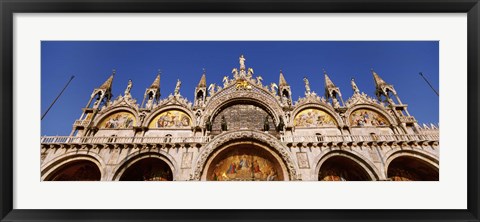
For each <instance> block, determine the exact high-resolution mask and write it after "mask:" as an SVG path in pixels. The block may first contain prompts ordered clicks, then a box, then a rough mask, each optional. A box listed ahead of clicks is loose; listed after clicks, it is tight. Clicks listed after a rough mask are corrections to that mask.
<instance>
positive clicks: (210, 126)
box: [205, 116, 212, 131]
mask: <svg viewBox="0 0 480 222" xmlns="http://www.w3.org/2000/svg"><path fill="white" fill-rule="evenodd" d="M205 128H207V131H212V122H211V121H210V116H209V117H208V118H207V121H205Z"/></svg>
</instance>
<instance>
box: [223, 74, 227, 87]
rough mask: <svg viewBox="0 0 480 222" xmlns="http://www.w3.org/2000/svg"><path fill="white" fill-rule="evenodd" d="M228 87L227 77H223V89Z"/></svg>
mask: <svg viewBox="0 0 480 222" xmlns="http://www.w3.org/2000/svg"><path fill="white" fill-rule="evenodd" d="M227 85H228V76H224V77H223V88H225V87H227Z"/></svg>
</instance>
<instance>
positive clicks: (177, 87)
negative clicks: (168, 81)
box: [174, 79, 182, 95]
mask: <svg viewBox="0 0 480 222" xmlns="http://www.w3.org/2000/svg"><path fill="white" fill-rule="evenodd" d="M181 85H182V81H180V79H177V85H176V86H175V91H174V94H175V95H179V94H180V86H181Z"/></svg>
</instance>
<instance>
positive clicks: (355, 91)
mask: <svg viewBox="0 0 480 222" xmlns="http://www.w3.org/2000/svg"><path fill="white" fill-rule="evenodd" d="M350 83H351V84H352V89H353V92H354V93H355V94H360V90H359V89H358V87H357V84H355V79H354V78H353V77H352V80H351V81H350Z"/></svg>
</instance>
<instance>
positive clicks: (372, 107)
mask: <svg viewBox="0 0 480 222" xmlns="http://www.w3.org/2000/svg"><path fill="white" fill-rule="evenodd" d="M362 108H363V109H370V110H373V111H375V112H378V113H380V114H381V115H382V116H384V117H385V118H386V119H387V120H388V122H389V124H390V126H397V125H398V124H397V121H396V120H395V118H394V117H392V116H391V115H390V114H389V113H388V112H387V111H385V110H384V108H383V107H380V106H377V105H371V104H359V105H355V106H352V107H350V108H349V109H348V110H347V112H345V120H346V122H345V125H347V126H351V125H350V121H349V120H350V115H351V114H352V113H353V112H354V111H355V110H358V109H362Z"/></svg>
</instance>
